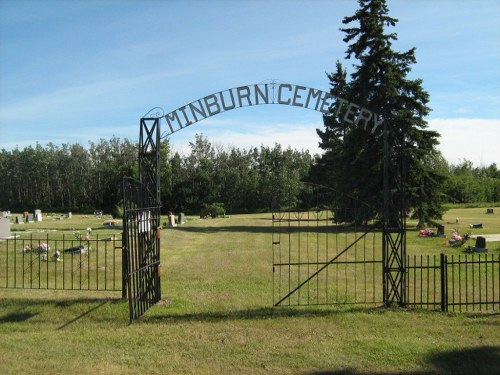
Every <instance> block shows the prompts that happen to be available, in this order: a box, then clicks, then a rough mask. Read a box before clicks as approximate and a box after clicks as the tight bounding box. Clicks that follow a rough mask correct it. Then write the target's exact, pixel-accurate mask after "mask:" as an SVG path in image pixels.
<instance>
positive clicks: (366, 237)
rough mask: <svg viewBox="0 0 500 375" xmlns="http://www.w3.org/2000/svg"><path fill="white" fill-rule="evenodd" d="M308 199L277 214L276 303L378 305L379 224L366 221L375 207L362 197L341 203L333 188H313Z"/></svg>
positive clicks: (380, 230) (274, 244)
mask: <svg viewBox="0 0 500 375" xmlns="http://www.w3.org/2000/svg"><path fill="white" fill-rule="evenodd" d="M303 198H304V197H303ZM310 198H312V199H302V201H301V202H298V205H297V206H296V205H293V206H292V205H289V204H284V205H283V208H282V209H276V210H275V211H274V212H273V217H272V220H273V239H272V246H273V304H274V305H275V306H283V305H287V306H298V305H331V304H376V305H380V304H381V303H382V302H383V289H382V277H383V273H382V268H383V263H382V251H381V250H382V249H381V243H382V226H381V223H379V222H369V221H366V220H364V217H367V215H366V210H367V209H368V210H371V208H370V207H368V206H367V205H365V204H363V203H361V202H359V201H356V200H351V203H352V205H351V206H350V207H344V206H340V205H339V204H338V202H335V200H336V198H337V199H338V197H335V192H334V191H333V190H332V189H329V188H326V187H321V186H314V188H313V189H312V191H311V192H310Z"/></svg>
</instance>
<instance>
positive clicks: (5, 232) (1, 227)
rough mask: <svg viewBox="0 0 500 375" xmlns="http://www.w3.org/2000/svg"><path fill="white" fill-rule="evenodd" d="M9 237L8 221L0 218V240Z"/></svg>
mask: <svg viewBox="0 0 500 375" xmlns="http://www.w3.org/2000/svg"><path fill="white" fill-rule="evenodd" d="M4 237H10V219H7V218H5V217H0V238H4Z"/></svg>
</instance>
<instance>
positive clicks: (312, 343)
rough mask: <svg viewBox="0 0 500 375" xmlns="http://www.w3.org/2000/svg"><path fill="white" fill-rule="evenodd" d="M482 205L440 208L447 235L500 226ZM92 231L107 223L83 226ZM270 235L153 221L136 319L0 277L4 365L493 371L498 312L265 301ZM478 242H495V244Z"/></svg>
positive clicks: (117, 307) (114, 304) (499, 340)
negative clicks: (150, 284)
mask: <svg viewBox="0 0 500 375" xmlns="http://www.w3.org/2000/svg"><path fill="white" fill-rule="evenodd" d="M485 211H486V209H485V208H480V209H479V208H473V209H452V210H449V211H448V212H447V213H446V214H445V217H444V219H443V224H444V225H445V233H446V234H447V236H449V233H450V231H451V229H452V228H455V227H457V226H458V228H456V229H458V230H459V231H460V232H461V233H462V234H465V233H468V232H470V233H472V234H495V233H497V234H498V233H500V209H499V208H498V207H497V208H495V213H494V214H490V215H486V214H485ZM457 217H458V218H459V223H458V224H457V223H456V218H457ZM162 221H163V222H165V221H166V219H163V220H162ZM477 222H481V223H483V228H482V229H470V228H469V224H471V223H477ZM101 224H102V220H100V221H97V220H95V219H94V218H92V217H87V218H84V217H82V216H78V215H73V218H72V219H71V220H62V221H48V220H44V221H42V222H40V223H33V224H29V225H26V224H25V225H24V226H22V225H21V226H20V227H22V228H13V229H14V230H15V229H24V230H27V229H28V227H29V228H30V229H31V228H33V229H37V230H41V229H43V228H46V229H49V228H50V229H52V228H55V227H56V229H58V232H54V233H59V234H61V233H62V232H65V231H67V235H72V233H73V228H75V231H76V230H80V231H81V232H82V233H83V232H84V231H85V228H87V227H89V226H93V227H94V228H96V227H97V226H100V225H101ZM410 224H413V223H410ZM100 230H102V231H107V232H105V233H106V234H103V235H109V234H112V233H113V230H112V229H111V230H110V229H109V228H106V229H93V230H92V235H96V234H97V233H98V232H99V231H100ZM114 232H116V233H119V230H115V231H114ZM417 234H418V231H417V230H416V229H415V230H410V231H408V233H407V237H408V253H409V254H412V255H413V254H416V255H420V254H423V255H427V254H430V255H434V254H436V255H438V254H439V253H441V252H444V253H446V254H449V255H452V254H459V253H462V252H463V248H452V247H444V246H443V243H444V239H443V238H440V237H434V238H419V237H418V235H417ZM270 235H271V220H270V214H256V215H235V216H231V217H230V218H219V219H208V220H201V219H198V218H194V217H188V218H187V222H186V224H184V225H181V226H178V227H177V228H168V229H163V230H162V234H161V236H162V242H161V243H162V264H163V268H162V298H163V300H162V302H161V303H160V304H158V305H157V306H155V307H153V308H152V309H151V310H150V311H148V312H147V313H146V314H145V315H144V316H143V317H142V318H141V319H140V320H139V321H137V322H136V323H134V324H132V325H129V324H128V303H127V301H124V300H121V293H120V292H103V291H98V292H85V291H55V290H25V289H0V373H2V374H10V373H15V374H20V373H39V374H75V373H76V374H123V373H130V374H134V373H148V374H155V373H157V374H170V373H193V374H211V373H223V374H229V373H231V374H232V373H249V374H255V373H270V374H278V373H300V374H327V373H332V374H368V373H369V374H374V373H375V374H392V373H406V374H422V373H439V374H472V373H473V374H498V373H500V314H499V313H498V311H496V312H491V311H490V312H489V313H484V312H483V313H479V312H474V313H471V312H468V313H457V312H449V313H442V312H433V311H426V310H420V309H400V308H384V307H381V306H366V307H365V306H325V307H318V306H309V307H276V308H273V307H271V306H272V303H273V301H272V298H273V297H272V278H273V276H272V253H271V239H270ZM470 244H471V245H473V241H471V242H470ZM487 247H488V249H489V253H493V254H498V253H500V242H491V241H488V243H487Z"/></svg>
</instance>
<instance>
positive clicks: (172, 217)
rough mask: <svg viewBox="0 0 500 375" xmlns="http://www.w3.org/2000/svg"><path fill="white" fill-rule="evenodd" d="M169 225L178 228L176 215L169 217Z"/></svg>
mask: <svg viewBox="0 0 500 375" xmlns="http://www.w3.org/2000/svg"><path fill="white" fill-rule="evenodd" d="M168 225H169V226H170V227H176V226H177V224H176V223H175V215H174V214H170V215H168Z"/></svg>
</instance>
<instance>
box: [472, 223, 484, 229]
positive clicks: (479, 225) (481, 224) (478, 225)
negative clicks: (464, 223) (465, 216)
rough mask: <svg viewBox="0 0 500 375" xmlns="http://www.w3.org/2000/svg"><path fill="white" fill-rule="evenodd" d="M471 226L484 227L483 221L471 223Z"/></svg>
mask: <svg viewBox="0 0 500 375" xmlns="http://www.w3.org/2000/svg"><path fill="white" fill-rule="evenodd" d="M469 226H470V227H471V228H482V227H483V223H474V224H471V225H469Z"/></svg>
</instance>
